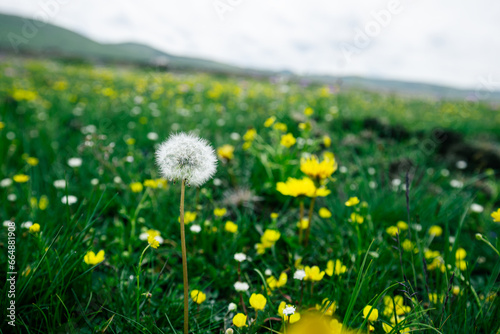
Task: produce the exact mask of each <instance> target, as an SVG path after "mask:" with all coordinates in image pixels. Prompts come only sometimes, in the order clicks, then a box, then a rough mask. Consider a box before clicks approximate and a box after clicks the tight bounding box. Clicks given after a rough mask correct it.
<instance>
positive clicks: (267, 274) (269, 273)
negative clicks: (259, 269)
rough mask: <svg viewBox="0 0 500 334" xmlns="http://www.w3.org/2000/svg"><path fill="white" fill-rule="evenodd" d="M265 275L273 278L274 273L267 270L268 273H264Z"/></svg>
mask: <svg viewBox="0 0 500 334" xmlns="http://www.w3.org/2000/svg"><path fill="white" fill-rule="evenodd" d="M264 274H265V275H266V276H271V275H272V274H273V272H272V271H271V269H266V271H265V272H264Z"/></svg>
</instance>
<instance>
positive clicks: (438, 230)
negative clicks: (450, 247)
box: [428, 225, 443, 237]
mask: <svg viewBox="0 0 500 334" xmlns="http://www.w3.org/2000/svg"><path fill="white" fill-rule="evenodd" d="M428 233H429V235H431V236H435V237H440V236H441V235H442V234H443V229H442V227H441V226H438V225H432V226H431V227H429V231H428Z"/></svg>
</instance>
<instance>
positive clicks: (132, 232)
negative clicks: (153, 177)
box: [128, 189, 149, 253]
mask: <svg viewBox="0 0 500 334" xmlns="http://www.w3.org/2000/svg"><path fill="white" fill-rule="evenodd" d="M148 195H149V189H146V191H144V194H143V195H142V198H141V200H140V202H139V204H138V205H137V208H136V209H135V211H134V216H133V217H132V219H131V220H130V225H131V229H130V240H129V243H128V251H129V253H132V244H133V241H135V226H136V223H137V217H138V216H139V212H140V211H141V210H142V208H143V205H144V201H145V200H146V198H147V197H148Z"/></svg>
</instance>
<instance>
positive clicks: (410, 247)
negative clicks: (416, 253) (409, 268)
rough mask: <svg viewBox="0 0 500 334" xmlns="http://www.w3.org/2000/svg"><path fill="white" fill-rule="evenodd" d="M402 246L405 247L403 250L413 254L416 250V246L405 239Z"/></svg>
mask: <svg viewBox="0 0 500 334" xmlns="http://www.w3.org/2000/svg"><path fill="white" fill-rule="evenodd" d="M401 246H402V247H403V250H404V251H406V252H411V251H412V250H413V249H414V248H415V244H414V243H413V242H412V241H411V240H409V239H405V240H404V241H403V242H402V243H401Z"/></svg>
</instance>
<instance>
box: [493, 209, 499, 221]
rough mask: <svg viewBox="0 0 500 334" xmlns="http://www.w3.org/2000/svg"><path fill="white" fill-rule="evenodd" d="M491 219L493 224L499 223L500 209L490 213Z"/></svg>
mask: <svg viewBox="0 0 500 334" xmlns="http://www.w3.org/2000/svg"><path fill="white" fill-rule="evenodd" d="M491 218H493V221H494V222H495V223H500V208H499V209H497V211H494V212H492V213H491Z"/></svg>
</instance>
